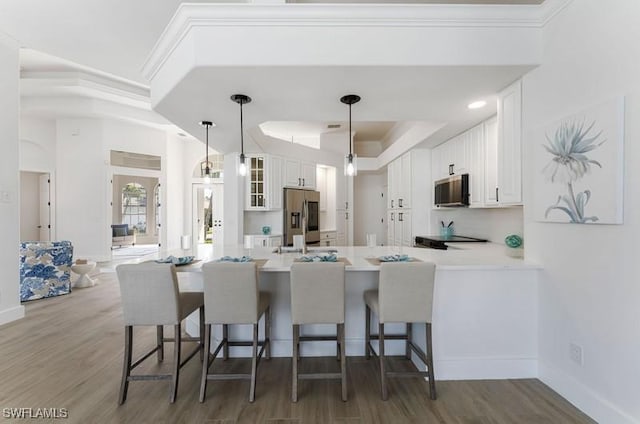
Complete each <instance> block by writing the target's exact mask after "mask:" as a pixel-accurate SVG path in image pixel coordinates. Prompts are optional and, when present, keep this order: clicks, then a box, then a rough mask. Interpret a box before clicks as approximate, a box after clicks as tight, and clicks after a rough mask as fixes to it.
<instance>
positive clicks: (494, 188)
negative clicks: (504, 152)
mask: <svg viewBox="0 0 640 424" xmlns="http://www.w3.org/2000/svg"><path fill="white" fill-rule="evenodd" d="M484 136H485V157H486V166H485V175H484V181H485V184H484V185H485V192H484V203H485V204H486V205H489V206H490V205H497V204H498V197H497V195H498V118H497V117H493V118H491V119H489V120H488V121H486V122H485V125H484Z"/></svg>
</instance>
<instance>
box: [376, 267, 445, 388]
mask: <svg viewBox="0 0 640 424" xmlns="http://www.w3.org/2000/svg"><path fill="white" fill-rule="evenodd" d="M435 270H436V266H435V264H433V263H428V262H410V263H382V264H381V265H380V283H379V286H378V288H379V290H367V291H365V292H364V301H365V305H366V314H367V316H366V319H365V322H366V324H365V325H366V330H365V354H366V357H367V359H369V358H370V357H371V353H373V354H374V355H375V351H374V350H373V348H372V347H371V339H374V340H375V339H378V342H379V347H378V358H379V360H380V387H381V393H382V399H383V400H387V398H388V392H387V377H403V376H408V375H409V376H410V375H416V376H423V377H428V378H429V394H430V397H431V399H432V400H435V399H436V382H435V377H434V374H433V345H432V342H431V315H432V310H433V287H434V279H435ZM371 311H373V312H374V313H375V314H376V315H377V316H378V334H377V335H373V334H371ZM402 322H403V323H406V325H407V334H397V335H395V334H394V335H387V336H385V334H384V325H385V323H402ZM412 323H425V324H426V340H427V354H426V355H425V353H424V352H423V351H422V349H420V348H419V347H418V346H416V345H415V344H414V343H413V341H412V340H411V331H412V328H411V324H412ZM385 339H392V340H406V348H405V349H406V352H405V356H406V357H407V359H411V351H412V350H413V352H415V353H416V355H418V358H420V360H421V361H422V362H423V363H424V364H425V365H426V367H427V372H424V371H409V372H389V371H386V370H385V363H384V361H385V357H384V341H385Z"/></svg>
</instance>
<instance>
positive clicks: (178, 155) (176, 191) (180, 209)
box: [160, 135, 191, 251]
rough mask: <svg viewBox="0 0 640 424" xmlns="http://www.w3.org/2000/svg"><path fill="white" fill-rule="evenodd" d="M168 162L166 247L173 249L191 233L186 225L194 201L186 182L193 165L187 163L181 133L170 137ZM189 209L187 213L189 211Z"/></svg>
mask: <svg viewBox="0 0 640 424" xmlns="http://www.w3.org/2000/svg"><path fill="white" fill-rule="evenodd" d="M166 144H167V146H166V152H167V156H166V161H165V163H163V170H164V173H165V175H166V180H165V183H164V184H163V185H162V188H161V190H162V193H163V195H162V198H163V203H162V207H161V208H160V211H161V212H160V213H161V217H160V219H161V221H162V225H163V227H162V228H161V233H162V232H163V231H164V232H165V233H164V234H165V238H164V240H165V242H164V245H163V246H162V247H163V248H166V250H168V251H171V250H175V249H179V248H180V236H182V235H185V234H191V233H190V232H185V226H186V225H187V223H190V222H191V220H190V217H189V215H188V210H190V208H189V209H187V206H188V205H190V204H191V190H190V189H189V191H187V188H186V187H185V181H186V180H187V177H188V176H189V175H190V173H191V167H188V166H185V165H184V156H185V155H184V150H185V149H184V143H183V139H181V138H179V137H177V136H173V135H172V136H169V137H167V143H166ZM186 211H187V212H186Z"/></svg>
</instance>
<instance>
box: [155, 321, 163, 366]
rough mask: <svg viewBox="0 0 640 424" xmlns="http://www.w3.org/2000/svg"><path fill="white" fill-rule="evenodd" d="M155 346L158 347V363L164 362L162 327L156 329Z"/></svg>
mask: <svg viewBox="0 0 640 424" xmlns="http://www.w3.org/2000/svg"><path fill="white" fill-rule="evenodd" d="M156 344H157V346H158V362H162V361H163V360H164V326H162V325H158V326H157V327H156Z"/></svg>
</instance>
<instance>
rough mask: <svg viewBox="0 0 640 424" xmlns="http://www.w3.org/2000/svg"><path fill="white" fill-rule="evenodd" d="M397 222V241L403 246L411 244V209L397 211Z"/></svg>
mask: <svg viewBox="0 0 640 424" xmlns="http://www.w3.org/2000/svg"><path fill="white" fill-rule="evenodd" d="M398 224H399V226H400V228H399V229H398V230H397V231H398V233H399V234H398V235H397V236H396V238H397V239H398V241H399V242H401V243H402V245H403V246H412V245H413V237H412V234H413V233H412V229H411V211H409V210H401V211H398Z"/></svg>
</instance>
